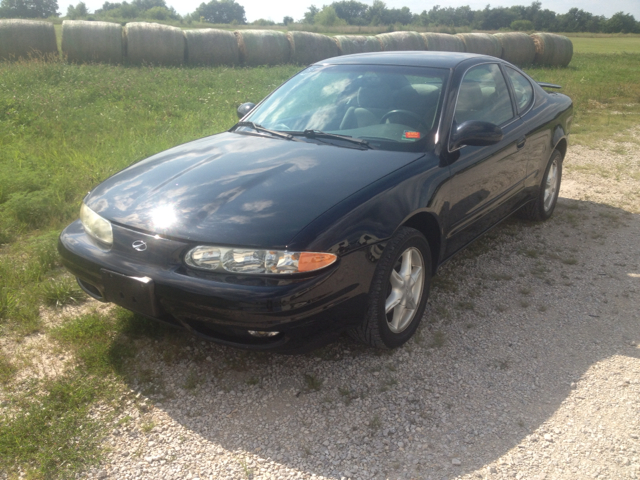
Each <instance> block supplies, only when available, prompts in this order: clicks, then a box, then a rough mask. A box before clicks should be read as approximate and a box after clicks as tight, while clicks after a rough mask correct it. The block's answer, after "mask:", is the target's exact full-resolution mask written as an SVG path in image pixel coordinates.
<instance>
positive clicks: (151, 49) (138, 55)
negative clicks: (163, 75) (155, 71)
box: [125, 22, 185, 65]
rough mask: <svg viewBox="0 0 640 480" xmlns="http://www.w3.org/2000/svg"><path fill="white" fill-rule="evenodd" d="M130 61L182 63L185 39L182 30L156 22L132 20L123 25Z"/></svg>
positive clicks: (158, 63)
mask: <svg viewBox="0 0 640 480" xmlns="http://www.w3.org/2000/svg"><path fill="white" fill-rule="evenodd" d="M125 33H126V38H127V58H128V59H129V62H130V63H134V64H140V63H154V64H157V65H182V63H184V57H185V40H184V33H183V32H182V30H180V29H179V28H176V27H170V26H168V25H160V24H158V23H146V22H133V23H127V26H126V27H125Z"/></svg>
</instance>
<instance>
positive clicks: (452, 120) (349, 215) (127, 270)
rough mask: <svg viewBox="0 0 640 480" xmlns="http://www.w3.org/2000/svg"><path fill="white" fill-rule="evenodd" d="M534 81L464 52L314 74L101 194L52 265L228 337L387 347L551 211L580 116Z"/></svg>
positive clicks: (88, 201)
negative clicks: (521, 220) (453, 280)
mask: <svg viewBox="0 0 640 480" xmlns="http://www.w3.org/2000/svg"><path fill="white" fill-rule="evenodd" d="M543 86H544V87H557V86H554V85H548V84H544V85H543V84H538V83H536V82H535V81H533V80H532V79H531V78H530V77H529V76H528V75H526V74H525V73H524V72H523V71H521V70H520V69H518V68H516V67H514V66H513V65H511V64H509V63H507V62H505V61H502V60H499V59H497V58H493V57H488V56H482V55H472V54H464V53H435V52H386V53H371V54H359V55H349V56H341V57H336V58H332V59H328V60H324V61H321V62H318V63H316V64H314V65H311V66H310V67H308V68H306V69H304V70H302V71H301V72H300V73H298V74H297V75H295V76H294V77H292V78H291V79H290V80H288V81H287V82H285V83H284V84H283V85H282V86H281V87H279V88H278V89H276V90H275V91H274V92H273V93H271V94H270V95H269V96H268V97H266V98H265V99H264V100H262V102H260V103H259V104H258V105H257V106H255V105H253V104H243V105H241V106H240V107H239V108H238V115H239V116H241V117H243V118H242V119H241V121H240V122H238V123H237V124H236V125H235V126H233V127H232V128H231V129H230V130H229V131H227V132H224V133H220V134H217V135H213V136H210V137H206V138H203V139H200V140H196V141H194V142H190V143H187V144H184V145H180V146H178V147H175V148H172V149H170V150H167V151H165V152H162V153H159V154H157V155H154V156H152V157H150V158H148V159H146V160H143V161H141V162H138V163H136V164H134V165H132V166H130V167H129V168H126V169H125V170H123V171H121V172H119V173H117V174H115V175H114V176H112V177H111V178H109V179H107V180H106V181H104V182H103V183H101V184H100V185H98V186H97V187H96V188H95V189H93V191H91V192H90V193H89V194H88V195H87V196H86V198H85V199H84V201H83V203H82V206H81V210H80V219H79V220H78V221H76V222H74V223H72V224H71V225H69V226H68V227H67V228H66V229H65V230H64V231H63V232H62V234H61V236H60V241H59V251H60V253H61V255H62V258H63V261H64V263H65V265H66V267H67V268H68V269H69V270H70V271H71V272H72V273H73V274H74V275H75V276H76V277H77V279H78V282H79V284H80V286H81V287H82V288H83V289H84V290H85V291H86V292H87V293H88V294H89V295H91V296H93V297H95V298H97V299H99V300H103V301H107V302H113V303H116V304H119V305H121V306H123V307H125V308H127V309H130V310H132V311H134V312H138V313H140V314H142V315H145V316H147V317H150V318H153V319H156V320H160V321H164V322H168V323H171V324H174V325H178V326H182V327H185V328H187V329H188V330H190V331H191V332H193V333H195V334H197V335H201V336H203V337H206V338H208V339H211V340H213V341H216V342H219V343H223V344H227V345H232V346H237V347H243V348H253V349H274V350H281V351H296V350H299V349H301V348H304V347H305V346H310V345H317V344H318V342H320V341H326V339H327V338H330V337H331V336H332V335H333V334H336V333H338V332H342V331H345V330H346V331H348V332H349V333H350V334H351V335H352V336H353V337H355V338H356V339H359V340H361V341H363V342H366V343H368V344H370V345H372V346H375V347H380V348H394V347H398V346H400V345H402V344H403V343H404V342H406V341H407V340H408V339H409V338H410V337H411V336H412V335H413V334H414V332H415V331H416V329H417V328H418V324H419V322H420V320H421V318H422V316H423V314H424V310H425V305H426V302H427V298H428V294H429V285H430V279H431V277H432V275H433V274H434V273H435V272H436V269H437V268H438V266H439V265H441V264H442V263H443V262H444V261H446V260H447V259H449V258H450V257H451V256H452V255H454V254H455V253H456V252H458V251H459V250H460V249H462V248H464V247H465V245H467V244H469V243H470V242H472V241H473V240H474V239H476V238H477V237H478V236H479V235H481V234H482V233H483V232H485V231H487V230H488V229H489V228H491V227H492V226H494V225H496V224H497V223H498V222H500V221H501V220H503V219H504V218H506V217H507V216H509V215H511V214H512V213H514V212H518V214H519V215H520V216H521V217H525V218H527V219H533V220H546V219H547V218H549V217H550V216H551V214H552V213H553V210H554V207H555V205H556V201H557V198H558V190H559V188H560V179H561V174H562V161H563V158H564V156H565V153H566V151H567V140H568V135H569V128H570V124H571V120H572V112H573V106H572V102H571V100H570V99H569V98H568V97H567V96H565V95H562V94H560V93H550V92H547V91H546V90H544V89H543V88H542V87H543ZM186 94H188V92H187V93H186Z"/></svg>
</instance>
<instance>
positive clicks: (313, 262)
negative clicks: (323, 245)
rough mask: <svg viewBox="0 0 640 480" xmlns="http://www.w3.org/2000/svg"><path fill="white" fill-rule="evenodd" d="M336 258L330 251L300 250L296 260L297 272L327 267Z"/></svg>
mask: <svg viewBox="0 0 640 480" xmlns="http://www.w3.org/2000/svg"><path fill="white" fill-rule="evenodd" d="M337 259H338V257H336V256H335V255H332V254H331V253H310V252H301V253H300V259H299V260H298V272H311V271H313V270H318V269H320V268H324V267H328V266H329V265H331V264H332V263H333V262H335V261H336V260H337Z"/></svg>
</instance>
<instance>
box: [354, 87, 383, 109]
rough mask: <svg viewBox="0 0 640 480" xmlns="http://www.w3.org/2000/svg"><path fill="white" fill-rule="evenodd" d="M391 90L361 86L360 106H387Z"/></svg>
mask: <svg viewBox="0 0 640 480" xmlns="http://www.w3.org/2000/svg"><path fill="white" fill-rule="evenodd" d="M389 96H390V95H389V91H388V90H387V91H385V89H384V88H380V87H360V89H359V90H358V106H360V107H363V108H387V107H388V106H389Z"/></svg>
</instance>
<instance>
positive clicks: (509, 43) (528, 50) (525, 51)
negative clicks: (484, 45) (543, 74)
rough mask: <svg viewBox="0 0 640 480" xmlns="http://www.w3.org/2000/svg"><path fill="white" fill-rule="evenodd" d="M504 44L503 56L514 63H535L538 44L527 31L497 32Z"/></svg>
mask: <svg viewBox="0 0 640 480" xmlns="http://www.w3.org/2000/svg"><path fill="white" fill-rule="evenodd" d="M494 37H496V38H497V39H498V40H500V43H501V44H502V58H503V59H504V60H506V61H507V62H510V63H513V64H514V65H519V66H525V65H531V64H533V59H534V58H535V56H536V46H535V44H534V42H533V38H531V37H530V36H529V35H527V34H526V33H522V32H511V33H496V34H495V35H494Z"/></svg>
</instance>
